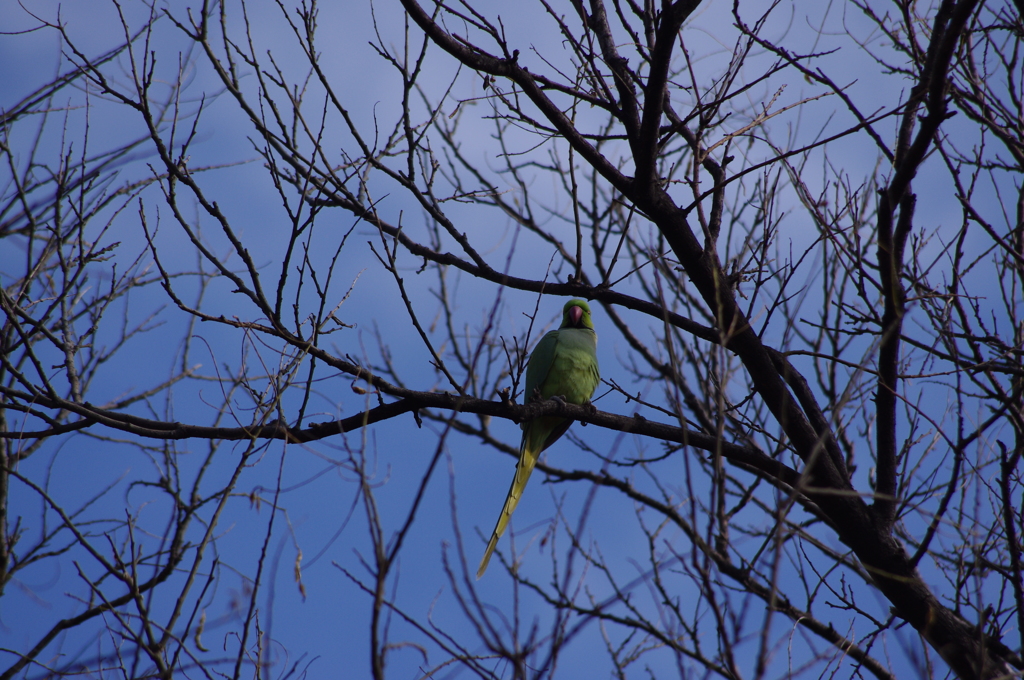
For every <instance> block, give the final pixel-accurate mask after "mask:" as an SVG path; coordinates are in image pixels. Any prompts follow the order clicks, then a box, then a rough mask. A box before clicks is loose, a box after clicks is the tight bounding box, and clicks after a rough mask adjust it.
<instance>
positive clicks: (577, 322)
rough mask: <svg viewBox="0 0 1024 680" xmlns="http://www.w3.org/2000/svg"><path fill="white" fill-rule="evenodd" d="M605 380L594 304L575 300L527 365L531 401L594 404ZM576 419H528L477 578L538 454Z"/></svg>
mask: <svg viewBox="0 0 1024 680" xmlns="http://www.w3.org/2000/svg"><path fill="white" fill-rule="evenodd" d="M600 379H601V375H600V373H599V372H598V369H597V333H595V332H594V324H593V323H592V322H591V320H590V305H588V304H587V303H586V301H584V300H569V301H568V302H566V303H565V307H563V308H562V325H561V326H559V328H558V330H556V331H551V332H550V333H548V334H547V335H545V336H544V337H543V338H541V339H540V342H538V343H537V347H536V348H535V349H534V350H533V354H531V355H530V361H529V363H528V364H527V365H526V398H525V402H526V403H530V402H533V401H544V400H545V399H551V398H553V397H554V398H560V399H564V400H565V401H567V402H569V403H570V404H580V405H582V404H588V403H590V397H592V396H593V395H594V390H596V389H597V383H598V382H599V381H600ZM571 424H572V420H571V419H569V418H562V417H560V416H541V417H539V418H534V419H533V420H530V421H527V422H525V423H523V424H522V428H523V439H522V442H521V443H520V444H519V462H518V463H517V464H516V476H515V478H514V479H513V480H512V488H510V489H509V490H508V497H506V498H505V507H503V508H502V509H501V515H500V516H499V517H498V524H497V525H496V526H495V527H494V533H493V534H491V540H490V541H488V543H487V550H485V551H484V558H483V559H482V560H480V568H479V569H478V570H477V572H476V577H477V578H480V577H481V576H483V575H484V572H485V571H487V563H488V562H490V561H491V554H492V553H493V552H494V547H495V546H496V545H498V539H499V538H501V535H502V534H503V533H505V527H506V526H508V521H509V519H511V518H512V513H513V512H515V509H516V506H517V505H518V504H519V499H520V498H521V497H522V495H523V489H525V488H526V482H527V481H528V480H529V479H530V473H531V472H533V466H534V465H536V464H537V457H538V456H540V453H541V451H543V450H544V449H546V448H548V447H549V446H551V445H552V444H554V443H555V441H557V440H558V438H559V437H561V436H562V435H563V434H565V432H566V430H568V429H569V426H570V425H571Z"/></svg>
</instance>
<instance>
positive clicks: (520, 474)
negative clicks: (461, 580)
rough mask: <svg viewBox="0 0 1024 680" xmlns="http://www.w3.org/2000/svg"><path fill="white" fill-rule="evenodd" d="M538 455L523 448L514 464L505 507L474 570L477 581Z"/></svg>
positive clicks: (528, 478) (514, 507) (503, 529)
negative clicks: (477, 566) (478, 564)
mask: <svg viewBox="0 0 1024 680" xmlns="http://www.w3.org/2000/svg"><path fill="white" fill-rule="evenodd" d="M539 453H540V452H539V451H538V452H531V451H529V450H528V447H527V446H524V447H523V450H522V451H521V452H520V454H519V462H518V463H516V476H515V477H514V478H513V479H512V486H511V487H510V488H509V490H508V496H506V497H505V506H504V507H503V508H502V509H501V514H500V515H498V523H497V524H496V525H495V526H494V533H492V534H491V540H489V541H488V542H487V550H485V551H484V558H483V559H482V560H480V568H479V569H477V570H476V577H477V579H479V578H480V577H481V576H483V575H484V572H485V571H487V563H488V562H490V561H491V554H492V553H493V552H494V548H495V546H497V545H498V539H499V538H501V535H502V534H504V533H505V527H507V526H508V521H509V520H510V519H511V518H512V513H513V512H515V510H516V506H517V505H519V499H520V498H522V496H523V489H525V488H526V482H528V481H529V480H530V474H531V473H532V472H533V466H534V465H536V464H537V456H538V455H539Z"/></svg>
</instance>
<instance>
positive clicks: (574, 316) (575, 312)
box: [569, 307, 583, 326]
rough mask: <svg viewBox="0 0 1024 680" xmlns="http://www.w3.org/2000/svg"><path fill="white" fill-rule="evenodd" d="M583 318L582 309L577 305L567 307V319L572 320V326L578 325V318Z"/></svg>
mask: <svg viewBox="0 0 1024 680" xmlns="http://www.w3.org/2000/svg"><path fill="white" fill-rule="evenodd" d="M582 318H583V310H582V309H580V308H579V307H570V308H569V321H570V322H572V325H573V326H579V325H580V319H582Z"/></svg>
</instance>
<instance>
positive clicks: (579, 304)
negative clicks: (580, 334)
mask: <svg viewBox="0 0 1024 680" xmlns="http://www.w3.org/2000/svg"><path fill="white" fill-rule="evenodd" d="M561 327H562V328H586V329H588V330H591V331H592V330H594V324H593V323H592V322H591V321H590V305H588V304H587V301H586V300H580V299H575V300H569V301H568V302H566V303H565V307H563V308H562V326H561Z"/></svg>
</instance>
